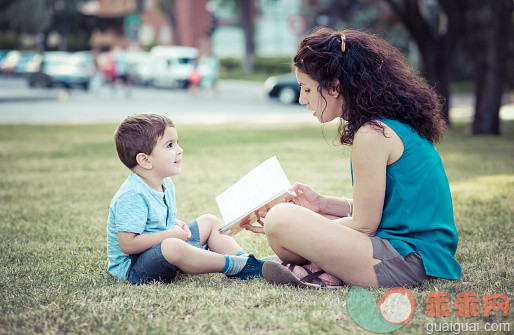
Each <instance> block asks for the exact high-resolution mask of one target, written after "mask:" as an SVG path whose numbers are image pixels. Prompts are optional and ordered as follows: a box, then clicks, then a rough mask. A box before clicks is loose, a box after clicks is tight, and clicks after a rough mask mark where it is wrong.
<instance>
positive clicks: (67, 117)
mask: <svg viewBox="0 0 514 335" xmlns="http://www.w3.org/2000/svg"><path fill="white" fill-rule="evenodd" d="M126 93H127V92H126V91H124V90H123V88H122V87H120V89H119V90H115V89H113V88H112V87H111V86H110V85H107V84H106V85H104V86H101V87H99V88H98V89H96V90H91V91H83V90H81V89H73V90H70V91H69V93H66V91H65V90H63V89H61V88H52V89H29V88H28V87H27V84H26V82H25V80H24V79H21V78H6V77H0V123H98V122H115V123H118V122H120V121H121V120H123V118H124V117H125V116H127V115H131V114H134V113H142V112H156V113H163V114H167V115H169V116H170V117H172V118H173V120H175V121H176V122H177V123H225V122H231V123H238V122H269V123H273V122H304V121H305V122H309V121H312V120H313V117H312V113H309V112H308V111H307V110H306V109H305V107H302V106H299V105H282V104H280V103H278V102H277V101H273V100H270V99H268V98H266V96H265V94H264V89H263V85H262V84H261V83H252V82H244V81H221V82H219V85H218V93H217V94H209V92H200V93H199V94H197V95H195V96H192V95H191V94H190V93H189V92H188V91H184V90H172V89H156V88H144V87H133V88H132V91H131V93H130V96H129V97H127V94H126Z"/></svg>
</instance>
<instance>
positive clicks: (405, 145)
mask: <svg viewBox="0 0 514 335" xmlns="http://www.w3.org/2000/svg"><path fill="white" fill-rule="evenodd" d="M293 66H294V69H295V72H296V78H297V80H298V84H299V85H300V87H301V93H300V99H299V102H300V103H301V104H303V105H307V108H309V109H310V110H312V111H314V116H316V117H317V118H318V120H319V122H321V123H325V122H330V121H332V120H334V119H336V118H339V119H340V121H341V124H340V127H339V134H340V142H341V144H343V145H349V146H351V167H352V182H353V199H346V198H344V197H341V198H338V197H331V196H324V195H321V194H319V193H317V192H316V191H315V190H313V189H312V188H311V187H309V186H307V185H303V184H298V183H297V184H295V185H294V186H293V190H294V191H295V192H296V194H297V196H296V197H294V198H292V199H291V202H290V203H282V204H279V205H277V206H275V207H273V208H271V209H270V210H269V212H268V213H260V215H261V216H263V219H262V220H261V224H262V225H263V227H257V226H248V225H247V226H246V229H248V230H251V231H253V232H256V233H265V234H266V236H267V239H268V243H269V245H270V246H271V248H272V249H273V250H274V251H275V253H276V254H277V256H278V257H279V258H280V260H281V261H282V262H283V263H282V264H281V263H278V262H267V263H265V264H264V266H263V275H264V277H265V278H266V279H267V280H268V281H271V282H274V283H277V284H293V285H297V286H335V287H337V286H339V285H342V284H343V283H345V284H347V285H357V286H371V287H394V286H411V285H416V284H419V283H421V282H423V281H424V280H426V279H429V278H431V277H437V278H446V279H458V278H459V277H460V274H461V268H460V265H459V263H458V262H457V261H456V260H455V257H454V256H455V251H456V249H457V241H458V236H457V230H456V227H455V223H454V219H453V208H452V200H451V194H450V188H449V184H448V179H447V177H446V173H445V171H444V167H443V164H442V162H441V158H440V156H439V154H438V152H437V151H436V149H435V147H434V143H436V142H437V141H438V140H440V139H441V137H442V134H443V130H444V121H443V119H442V118H441V115H440V111H441V104H440V98H439V97H438V96H437V95H436V93H435V92H434V91H433V90H432V89H431V88H430V87H429V86H427V84H426V83H425V82H424V81H423V80H422V79H421V78H419V77H418V76H416V75H415V74H414V73H413V71H412V70H411V69H410V68H409V67H408V65H407V64H406V63H405V61H404V60H403V58H402V56H401V54H400V52H399V51H398V50H397V49H396V48H394V47H392V46H391V45H389V44H388V43H386V42H385V41H383V40H382V39H380V38H378V37H375V36H372V35H369V34H366V33H363V32H359V31H354V30H346V31H335V30H332V29H328V28H321V29H318V30H316V31H314V32H313V33H312V34H310V35H308V36H306V37H305V38H303V40H302V41H301V42H300V47H299V50H298V52H297V54H296V55H295V56H294V59H293Z"/></svg>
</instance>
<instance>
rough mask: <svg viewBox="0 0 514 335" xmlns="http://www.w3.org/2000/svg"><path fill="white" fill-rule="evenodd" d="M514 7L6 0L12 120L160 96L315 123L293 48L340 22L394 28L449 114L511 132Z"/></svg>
mask: <svg viewBox="0 0 514 335" xmlns="http://www.w3.org/2000/svg"><path fill="white" fill-rule="evenodd" d="M513 6H514V5H513V1H512V0H240V1H237V0H209V1H206V0H175V1H172V0H0V122H31V121H34V122H41V121H42V120H46V121H48V122H55V121H56V120H57V119H59V120H63V121H77V120H79V121H80V120H82V121H84V120H88V121H91V122H94V121H119V120H120V118H121V117H122V116H123V115H126V114H131V113H134V112H141V111H142V110H141V109H142V108H149V107H152V111H156V112H163V110H170V108H171V109H172V110H173V111H174V112H175V113H176V114H178V118H180V117H184V118H185V117H186V116H187V115H189V116H191V115H194V117H195V118H196V120H197V121H201V120H204V121H206V122H213V121H216V120H218V121H223V120H227V119H232V120H240V119H241V118H242V117H243V116H248V115H253V116H254V117H258V116H260V117H262V118H265V119H266V120H271V121H280V120H282V119H280V118H277V116H278V115H283V116H284V117H285V119H284V120H292V119H295V117H297V119H298V120H302V121H303V120H305V116H309V114H308V113H306V112H305V109H300V107H299V106H298V105H297V100H298V94H299V88H298V85H297V84H296V81H295V79H294V76H292V75H291V67H290V59H291V57H292V56H293V55H294V53H295V52H296V49H297V44H298V41H299V40H300V39H301V38H302V37H303V36H305V35H306V34H308V33H309V32H311V31H312V29H313V28H315V27H317V26H331V27H335V28H339V29H347V28H353V29H360V30H365V31H367V32H370V33H373V34H376V35H379V36H381V37H383V38H384V39H386V40H387V41H388V42H390V43H391V44H393V45H395V46H396V47H398V48H399V49H400V50H401V52H402V53H403V54H404V56H405V58H406V60H407V61H408V62H409V64H410V65H411V66H412V67H413V68H414V69H415V70H416V71H418V72H419V73H420V74H422V75H423V76H424V77H425V78H426V80H427V81H428V82H429V83H430V85H431V86H433V87H434V88H435V89H436V90H437V91H438V92H439V94H440V95H441V96H443V97H444V98H445V101H446V104H445V108H444V115H445V118H446V119H447V121H448V123H450V124H451V122H453V121H455V120H460V119H463V120H467V121H470V129H471V131H472V133H473V134H496V135H497V134H500V132H501V127H500V126H501V120H502V119H509V118H514V112H513V109H514V107H513V101H514V97H513V95H512V91H513V88H514V42H513V40H514V29H513V28H514V26H513ZM34 102H37V104H34ZM73 113H74V114H73ZM81 113H82V114H81ZM181 113H182V114H181ZM227 113H228V114H227ZM80 115H83V119H81V117H80ZM107 115H109V117H110V118H106V117H107ZM38 117H39V118H38Z"/></svg>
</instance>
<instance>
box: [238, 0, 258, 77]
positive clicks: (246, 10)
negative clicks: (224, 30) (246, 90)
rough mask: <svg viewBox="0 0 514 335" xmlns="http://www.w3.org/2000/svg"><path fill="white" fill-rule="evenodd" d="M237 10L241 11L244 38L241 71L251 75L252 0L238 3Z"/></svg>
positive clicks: (252, 43) (252, 46) (253, 46)
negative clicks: (243, 57)
mask: <svg viewBox="0 0 514 335" xmlns="http://www.w3.org/2000/svg"><path fill="white" fill-rule="evenodd" d="M239 8H240V10H241V12H240V13H241V15H240V18H241V27H242V28H243V32H244V36H245V59H244V63H243V69H244V71H245V72H247V73H251V72H253V71H254V66H253V52H254V49H255V43H254V29H253V18H252V0H241V1H239Z"/></svg>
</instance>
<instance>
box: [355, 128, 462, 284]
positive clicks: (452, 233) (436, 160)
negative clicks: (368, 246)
mask: <svg viewBox="0 0 514 335" xmlns="http://www.w3.org/2000/svg"><path fill="white" fill-rule="evenodd" d="M380 121H382V122H383V123H385V124H387V125H388V126H389V127H391V129H393V130H394V132H395V133H396V134H398V136H399V137H400V138H401V139H402V141H403V144H404V151H403V154H402V156H401V157H400V158H399V159H398V160H397V161H396V162H394V163H393V164H391V165H389V166H387V169H386V192H385V200H384V209H383V212H382V220H381V222H380V225H379V226H378V230H377V233H376V235H377V236H378V237H380V238H383V239H386V240H388V241H389V242H390V243H391V245H392V246H393V248H394V249H395V250H396V251H398V253H399V254H400V255H402V257H403V258H405V257H406V256H407V255H409V254H410V253H413V252H415V253H417V254H419V255H420V257H421V259H422V260H423V264H424V267H425V271H426V274H427V275H428V276H433V277H438V278H445V279H459V278H460V274H461V272H462V270H461V267H460V265H459V263H458V262H457V260H456V259H455V257H454V256H455V251H456V250H457V242H458V236H457V228H456V227H455V222H454V219H453V206H452V198H451V194H450V186H449V184H448V178H447V177H446V173H445V171H444V167H443V163H442V161H441V157H440V156H439V153H438V152H437V150H436V149H435V147H434V145H433V144H432V143H431V142H430V141H428V140H427V139H426V138H424V137H421V136H420V135H419V134H418V132H417V131H416V130H414V129H413V128H412V127H410V126H408V125H406V124H404V123H401V122H399V121H395V120H384V119H382V120H380ZM352 179H353V173H352Z"/></svg>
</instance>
